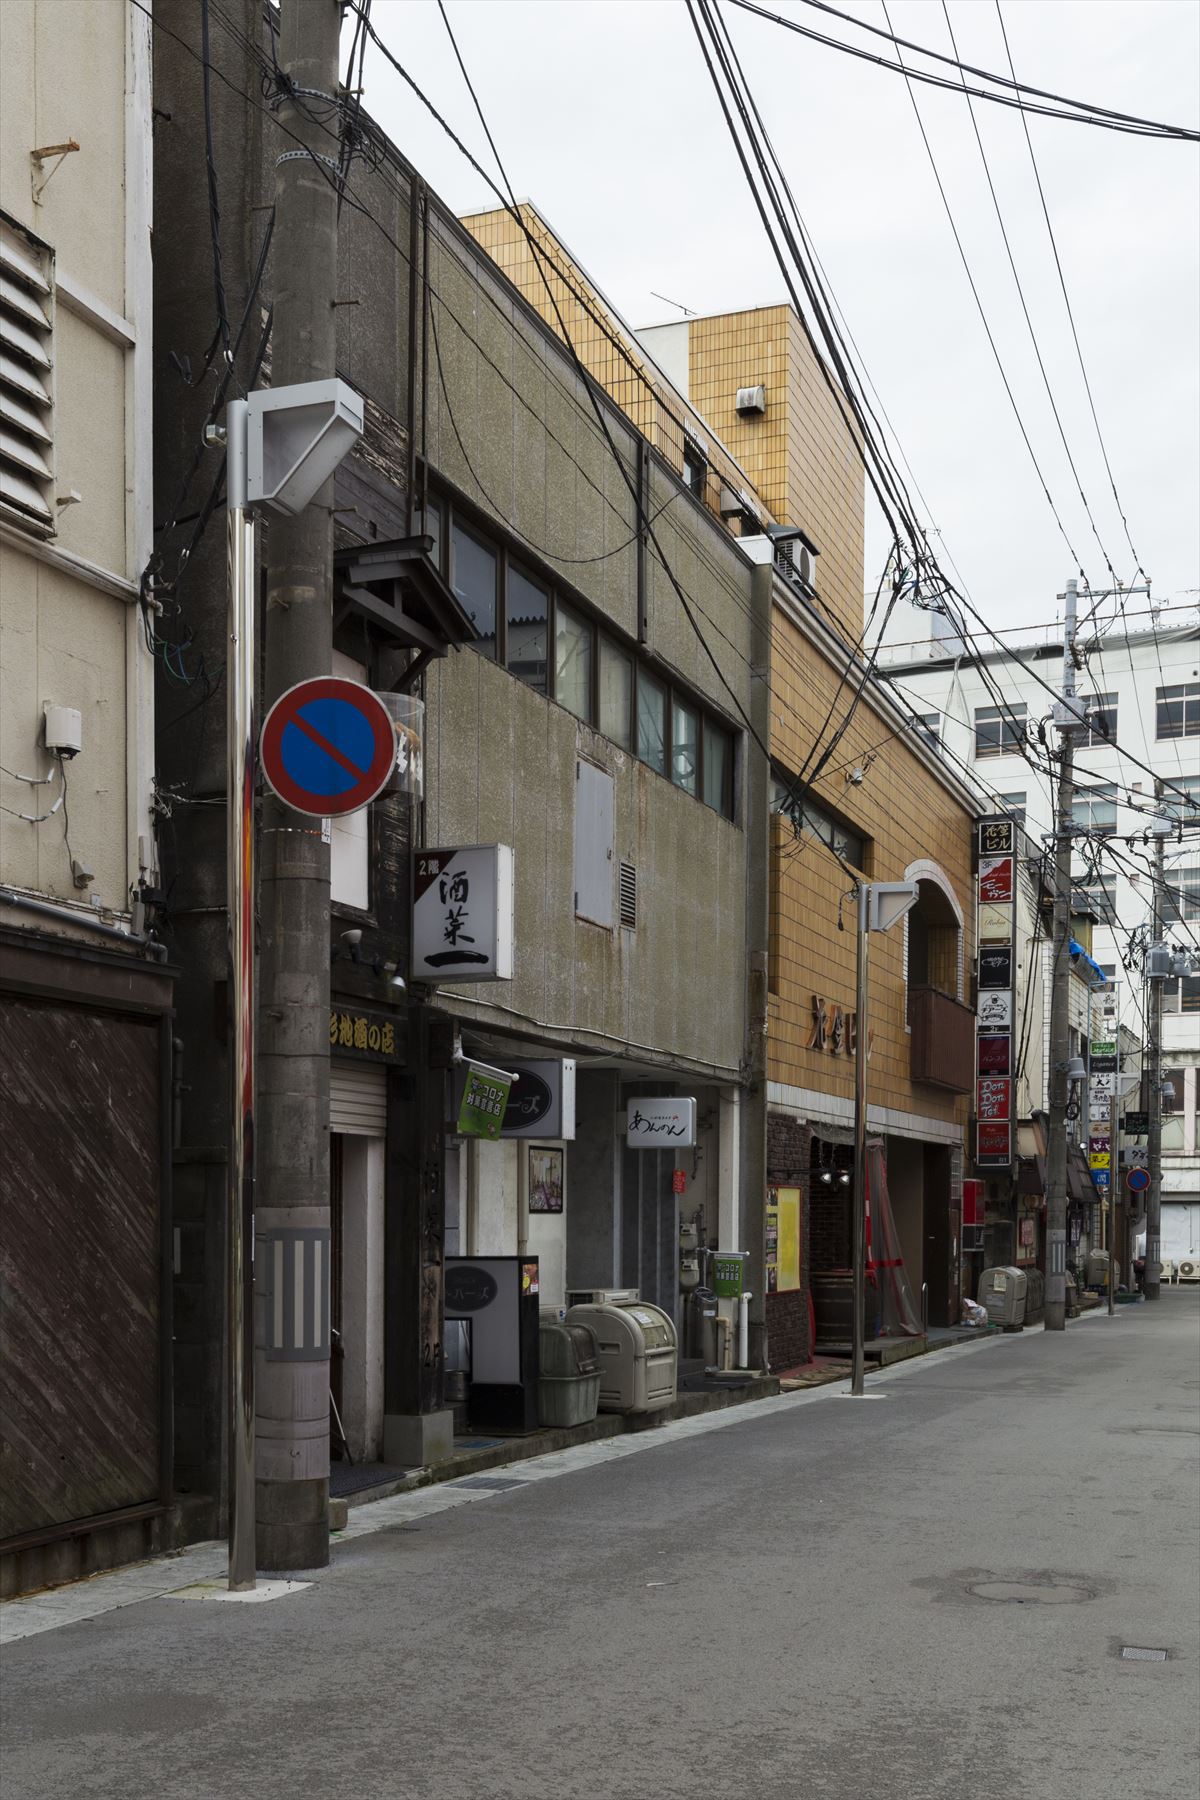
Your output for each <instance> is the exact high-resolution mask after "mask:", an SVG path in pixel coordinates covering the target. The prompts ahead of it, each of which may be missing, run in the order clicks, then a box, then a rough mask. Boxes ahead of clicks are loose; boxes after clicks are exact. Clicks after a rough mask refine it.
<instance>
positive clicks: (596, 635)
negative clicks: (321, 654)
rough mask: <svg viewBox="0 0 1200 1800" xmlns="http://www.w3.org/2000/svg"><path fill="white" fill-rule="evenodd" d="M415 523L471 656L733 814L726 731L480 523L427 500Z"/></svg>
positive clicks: (441, 500) (730, 743) (730, 735)
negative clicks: (466, 624)
mask: <svg viewBox="0 0 1200 1800" xmlns="http://www.w3.org/2000/svg"><path fill="white" fill-rule="evenodd" d="M418 522H419V525H420V526H423V529H424V533H425V535H427V536H429V537H431V538H432V539H433V551H432V560H433V561H434V563H435V564H436V565H437V567H438V568H439V569H445V568H446V567H447V565H448V566H449V574H450V585H451V587H452V588H453V589H454V592H455V594H456V595H457V597H458V599H459V601H460V603H461V605H462V607H463V609H464V611H465V612H466V613H467V615H468V617H469V618H470V619H471V622H472V623H473V625H474V626H475V630H476V631H477V632H478V634H479V635H478V637H477V638H476V639H475V640H474V641H473V643H472V645H471V648H472V649H473V650H476V651H478V653H479V654H480V655H481V656H486V657H488V658H489V660H491V661H493V662H499V663H501V664H503V666H504V667H505V668H506V669H507V670H508V671H509V673H510V674H512V675H515V676H516V677H517V678H518V680H520V681H522V682H523V683H524V684H525V685H526V686H527V687H531V688H534V689H536V691H537V692H538V693H540V694H545V695H547V697H548V698H550V699H552V700H555V701H557V702H558V704H559V705H560V706H565V707H566V709H567V711H568V712H572V713H574V715H575V717H576V718H577V719H582V720H583V722H584V723H585V724H586V725H591V726H594V727H596V728H597V729H598V730H600V731H601V732H603V734H604V736H605V737H607V738H609V739H611V741H612V742H613V743H614V744H617V745H619V747H620V748H621V749H622V750H631V751H632V752H633V753H634V755H636V756H637V757H638V759H639V761H641V762H644V763H646V764H648V765H649V767H650V768H652V769H654V770H656V771H657V773H658V774H660V775H663V776H665V777H666V779H667V780H668V781H670V782H671V783H672V784H673V785H674V786H675V787H677V788H681V789H682V790H683V791H684V793H687V794H693V795H695V797H696V799H698V800H702V801H703V802H704V804H705V805H706V806H711V807H712V808H713V809H714V811H716V812H719V813H721V814H722V815H723V816H724V817H725V818H727V819H732V818H733V816H734V747H735V743H736V737H735V733H734V732H733V731H732V730H731V729H730V728H729V727H728V726H727V725H726V724H724V723H723V722H721V721H719V720H718V719H717V717H716V716H715V715H714V714H711V713H710V712H709V711H708V709H707V707H706V706H705V705H704V703H703V702H702V701H701V700H699V699H693V698H692V696H691V695H690V694H686V693H684V692H682V691H681V689H680V688H678V687H676V686H675V684H674V682H672V681H671V679H670V677H669V675H667V674H659V673H658V671H657V668H656V669H655V670H654V672H652V671H651V668H650V667H648V666H647V664H646V662H644V661H643V660H642V658H641V657H640V656H639V655H638V654H637V652H636V651H635V650H634V649H633V648H632V647H630V646H627V645H626V644H624V643H621V642H620V641H618V639H617V638H616V636H615V635H613V634H611V633H610V632H609V631H607V630H606V629H605V628H604V625H603V624H602V623H601V622H600V621H599V620H598V619H596V618H595V617H594V616H593V615H592V614H591V613H590V612H589V610H588V609H587V606H586V603H580V604H576V603H575V601H574V599H573V598H572V599H570V600H568V599H567V597H566V596H565V595H564V594H563V593H562V592H561V591H560V589H559V587H558V585H557V584H556V583H555V581H554V579H553V576H552V575H551V574H550V573H549V572H547V573H545V574H541V573H535V572H534V570H533V568H532V565H531V564H530V563H527V562H526V561H525V560H524V558H520V557H519V556H518V554H517V553H516V552H515V551H513V550H510V549H508V548H507V547H502V546H501V545H500V544H499V543H498V542H496V541H495V540H494V539H491V538H490V537H489V536H488V535H487V528H486V526H482V527H480V528H477V527H476V526H475V523H474V521H473V520H472V523H471V524H470V525H468V524H466V523H465V522H464V520H463V519H462V518H461V517H460V516H459V512H458V508H457V506H455V505H454V504H453V503H452V502H451V501H449V500H448V499H447V498H446V497H445V496H440V497H438V498H437V499H434V498H432V497H431V498H430V501H429V509H428V513H427V515H426V516H425V517H424V519H422V518H421V516H420V514H418Z"/></svg>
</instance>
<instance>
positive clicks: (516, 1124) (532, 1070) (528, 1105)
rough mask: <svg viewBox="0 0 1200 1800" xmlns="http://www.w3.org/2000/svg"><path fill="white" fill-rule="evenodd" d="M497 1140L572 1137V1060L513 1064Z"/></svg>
mask: <svg viewBox="0 0 1200 1800" xmlns="http://www.w3.org/2000/svg"><path fill="white" fill-rule="evenodd" d="M513 1073H514V1075H515V1076H516V1080H515V1081H514V1082H513V1084H512V1089H511V1091H510V1093H509V1096H508V1107H507V1110H506V1111H505V1114H504V1123H503V1125H502V1126H501V1128H500V1136H501V1137H506V1138H510V1137H534V1138H573V1137H574V1136H575V1061H574V1058H573V1057H565V1058H564V1059H563V1060H562V1061H560V1062H523V1063H513Z"/></svg>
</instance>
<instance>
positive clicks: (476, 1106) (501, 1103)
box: [458, 1068, 512, 1139]
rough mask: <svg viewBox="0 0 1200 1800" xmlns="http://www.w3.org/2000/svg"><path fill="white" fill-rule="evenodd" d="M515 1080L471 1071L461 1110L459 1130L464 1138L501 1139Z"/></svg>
mask: <svg viewBox="0 0 1200 1800" xmlns="http://www.w3.org/2000/svg"><path fill="white" fill-rule="evenodd" d="M511 1087H512V1082H511V1081H506V1080H505V1079H504V1077H503V1076H501V1075H492V1074H486V1075H485V1074H484V1073H483V1071H482V1070H481V1069H475V1068H469V1069H468V1070H467V1082H466V1086H465V1087H464V1088H463V1097H462V1100H461V1102H460V1104H459V1108H458V1129H459V1132H460V1134H461V1135H462V1136H463V1137H482V1138H493V1139H495V1138H498V1137H499V1136H500V1127H501V1125H502V1124H503V1122H504V1109H505V1107H506V1106H507V1105H508V1092H509V1089H510V1088H511Z"/></svg>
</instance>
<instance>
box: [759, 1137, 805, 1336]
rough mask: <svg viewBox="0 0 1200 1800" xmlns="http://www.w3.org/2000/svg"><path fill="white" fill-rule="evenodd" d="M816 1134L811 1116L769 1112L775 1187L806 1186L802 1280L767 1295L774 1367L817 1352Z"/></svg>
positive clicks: (771, 1177) (770, 1159) (769, 1174)
mask: <svg viewBox="0 0 1200 1800" xmlns="http://www.w3.org/2000/svg"><path fill="white" fill-rule="evenodd" d="M812 1137H813V1134H812V1127H811V1126H810V1125H809V1124H807V1122H806V1121H805V1120H803V1119H794V1118H792V1117H791V1116H790V1115H789V1114H787V1113H774V1112H772V1113H768V1114H767V1182H768V1184H769V1185H770V1186H771V1187H798V1188H799V1189H800V1286H799V1287H798V1288H796V1289H795V1290H794V1291H793V1292H791V1293H787V1294H768V1295H767V1300H766V1320H767V1355H768V1359H769V1361H770V1365H771V1368H772V1370H774V1371H778V1370H780V1369H795V1368H798V1367H799V1366H800V1364H801V1363H806V1362H808V1361H809V1360H810V1359H811V1357H812V1349H813V1347H812V1333H811V1331H810V1328H809V1283H808V1271H809V1268H810V1267H811V1257H810V1239H809V1208H808V1174H809V1165H810V1163H811V1160H812Z"/></svg>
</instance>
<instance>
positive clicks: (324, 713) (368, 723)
mask: <svg viewBox="0 0 1200 1800" xmlns="http://www.w3.org/2000/svg"><path fill="white" fill-rule="evenodd" d="M395 762H396V733H395V729H394V727H393V725H392V719H391V714H390V713H389V712H388V710H387V708H386V706H384V704H383V702H382V700H381V699H380V698H379V696H378V695H377V694H373V693H372V692H371V690H370V688H367V687H363V686H362V685H361V683H360V682H357V681H347V680H346V679H345V678H344V677H343V676H340V675H326V676H322V677H318V678H317V679H316V680H313V681H301V682H299V683H297V685H296V686H295V687H293V688H289V689H288V691H287V693H286V694H281V695H280V697H279V699H278V700H276V702H275V704H274V706H272V708H271V710H270V712H269V713H268V714H267V717H266V720H265V722H264V724H263V729H262V770H263V774H264V775H265V776H266V778H267V781H268V782H269V784H270V786H271V788H272V789H273V790H274V792H275V793H276V794H278V795H279V798H280V799H281V800H283V801H285V802H286V803H287V805H288V806H292V807H295V809H296V811H297V812H302V813H310V814H313V815H315V816H317V817H320V818H328V817H341V816H343V815H344V814H346V813H351V812H358V811H359V810H360V809H361V808H362V807H364V806H367V805H369V804H370V802H371V801H372V800H374V799H375V797H376V795H377V794H379V793H380V792H381V791H382V789H383V788H384V787H385V786H386V785H387V782H388V779H389V777H390V776H391V773H392V769H393V768H394V766H395Z"/></svg>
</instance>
